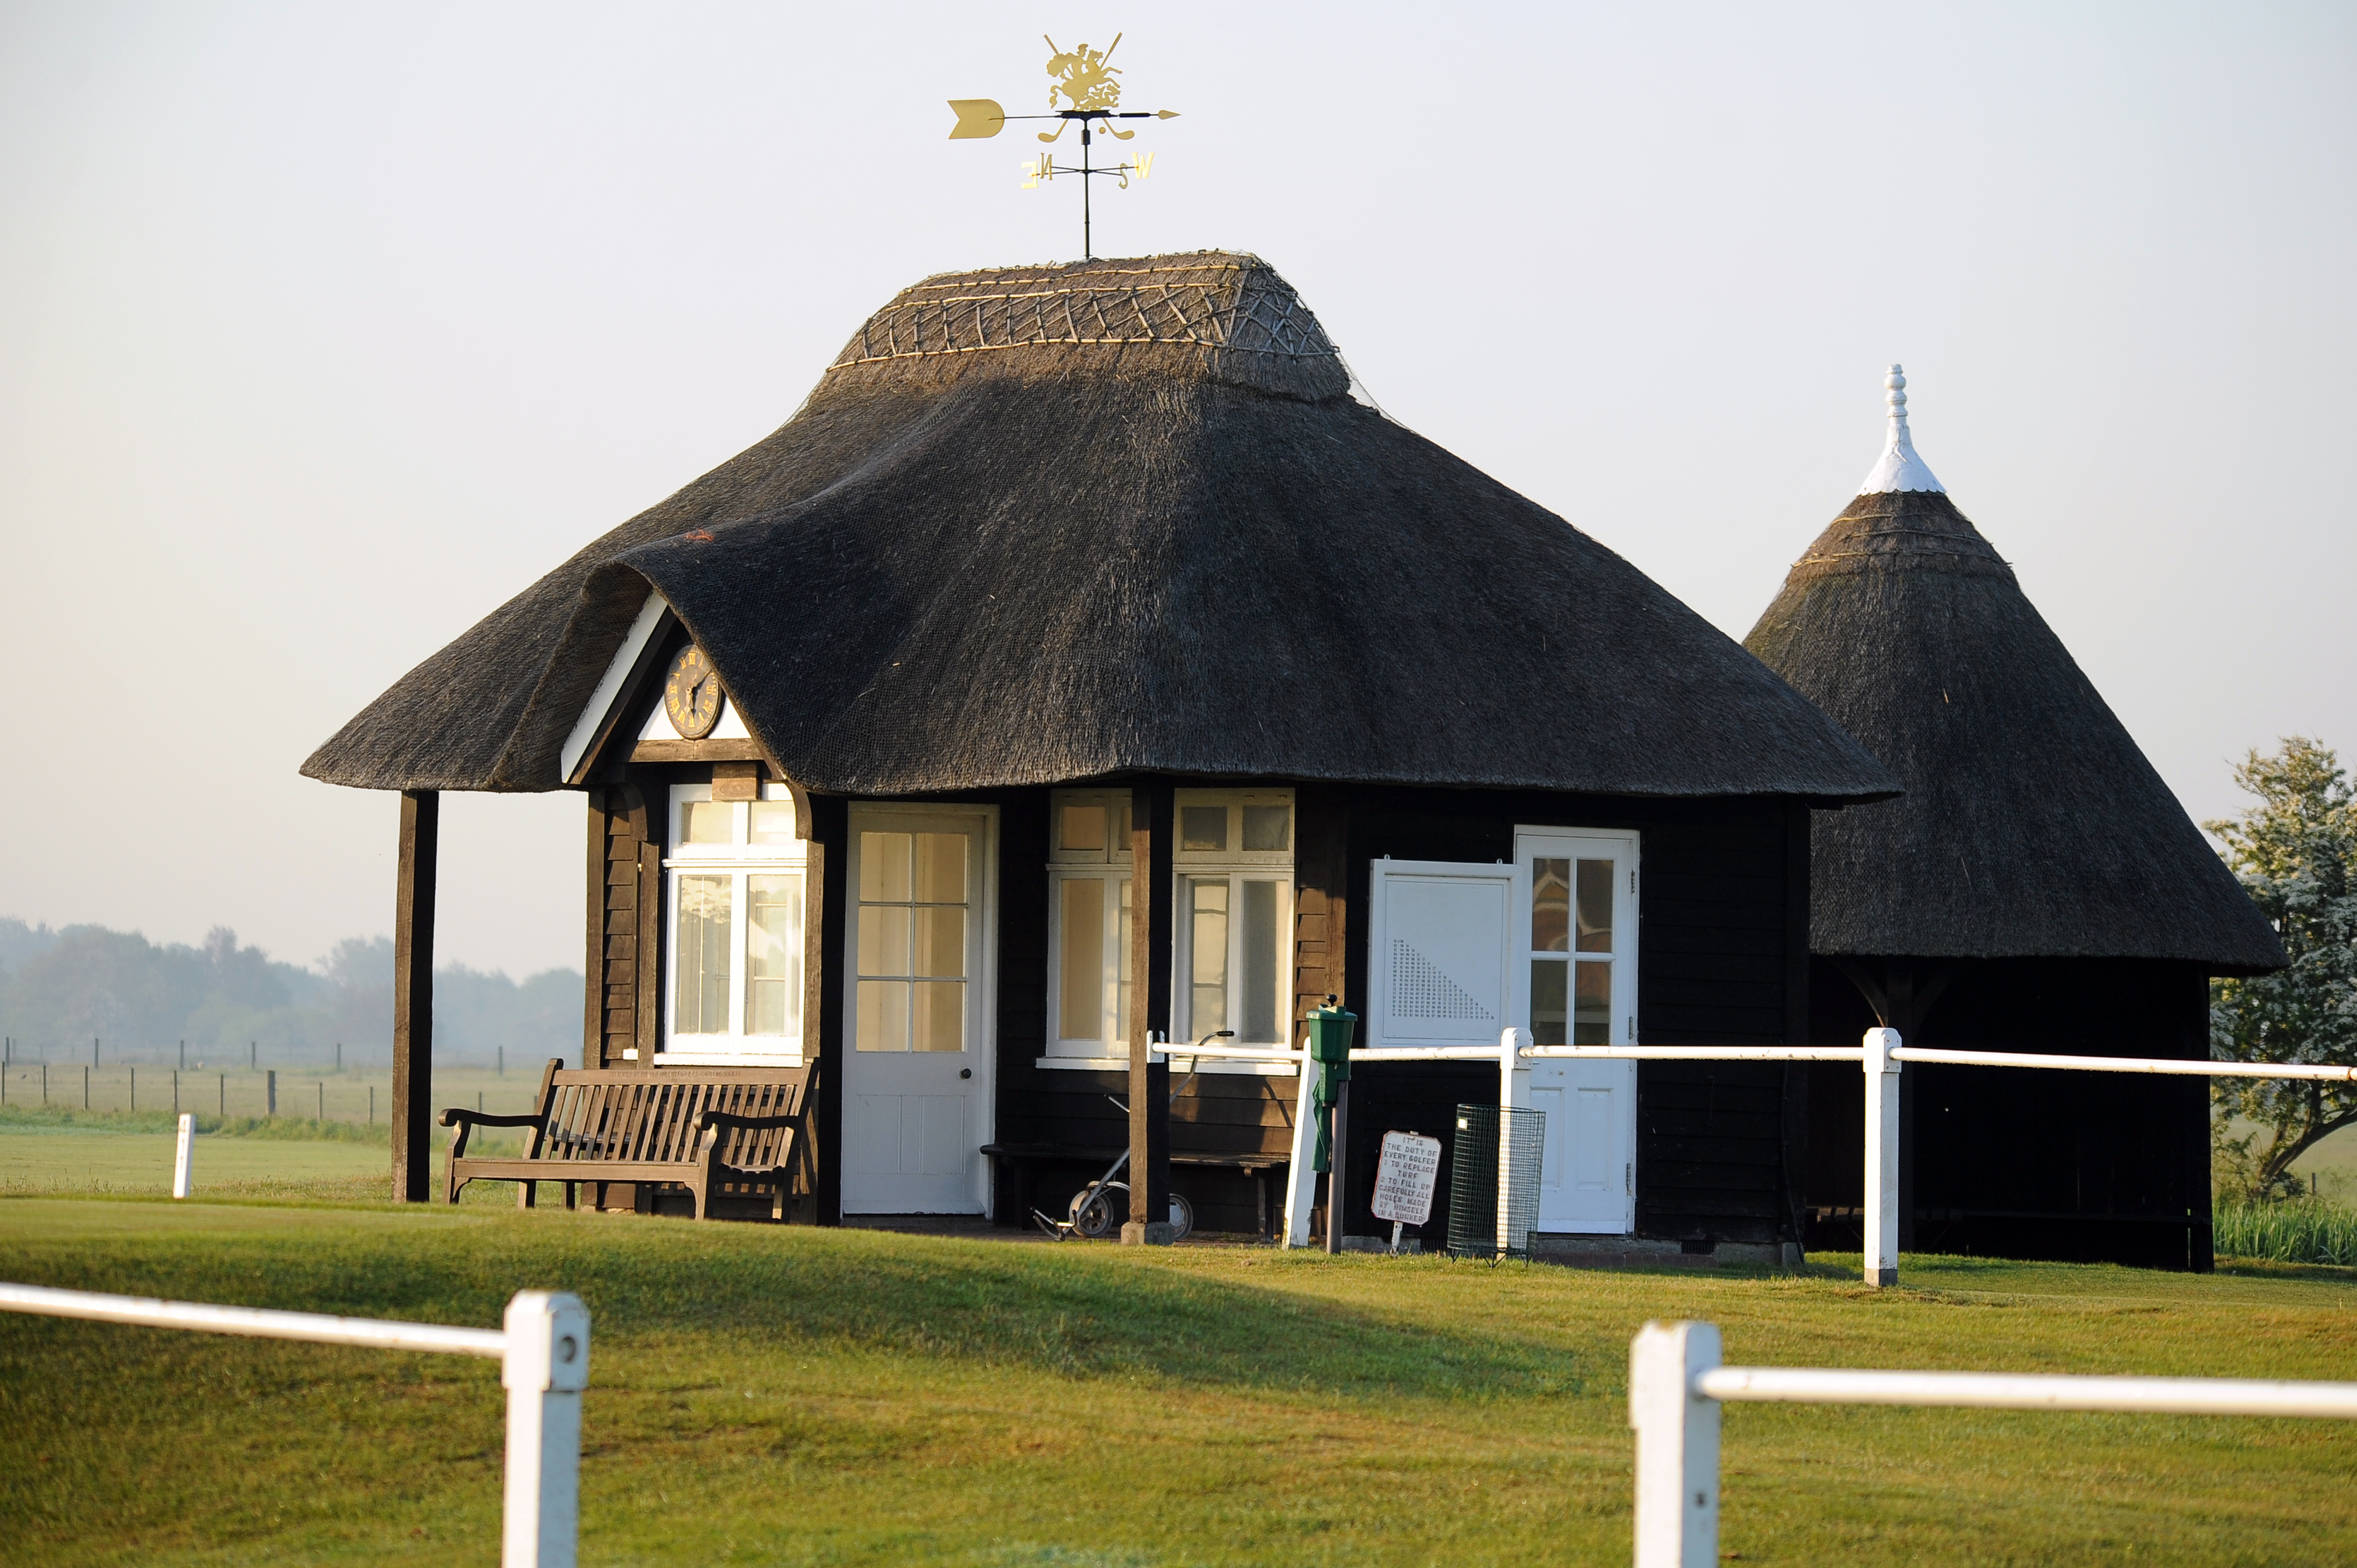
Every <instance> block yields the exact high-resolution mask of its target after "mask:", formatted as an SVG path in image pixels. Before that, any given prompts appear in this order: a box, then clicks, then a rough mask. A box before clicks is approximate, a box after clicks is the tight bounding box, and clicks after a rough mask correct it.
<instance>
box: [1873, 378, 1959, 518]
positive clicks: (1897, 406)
mask: <svg viewBox="0 0 2357 1568" xmlns="http://www.w3.org/2000/svg"><path fill="white" fill-rule="evenodd" d="M1882 384H1883V386H1884V387H1885V388H1886V389H1888V391H1889V394H1890V434H1889V437H1888V439H1886V441H1885V442H1884V444H1883V447H1882V457H1881V460H1880V461H1878V462H1877V463H1876V464H1875V465H1874V470H1873V471H1872V472H1871V473H1869V474H1867V476H1866V483H1864V484H1862V485H1860V486H1858V488H1857V493H1858V494H1859V495H1862V496H1871V495H1879V494H1881V493H1882V492H1884V491H1886V490H1942V491H1944V490H1945V489H1947V488H1948V487H1947V486H1945V485H1943V484H1942V483H1941V482H1940V481H1939V479H1938V478H1936V477H1935V476H1934V475H1933V474H1932V470H1931V469H1930V468H1928V467H1924V466H1923V459H1922V458H1921V457H1918V456H1915V438H1914V437H1913V436H1912V435H1910V434H1909V433H1908V429H1907V377H1906V374H1905V373H1904V372H1903V371H1900V368H1899V367H1898V366H1897V365H1893V366H1891V367H1890V373H1889V375H1888V376H1885V377H1884V378H1883V380H1882Z"/></svg>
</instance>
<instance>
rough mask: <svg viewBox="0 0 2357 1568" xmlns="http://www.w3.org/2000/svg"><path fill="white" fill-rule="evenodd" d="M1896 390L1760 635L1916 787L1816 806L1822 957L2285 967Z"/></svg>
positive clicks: (1767, 657)
mask: <svg viewBox="0 0 2357 1568" xmlns="http://www.w3.org/2000/svg"><path fill="white" fill-rule="evenodd" d="M1905 385H1906V379H1905V377H1904V376H1903V375H1901V374H1900V371H1899V369H1898V367H1897V366H1893V367H1892V368H1891V374H1890V377H1889V388H1890V435H1889V443H1888V446H1887V448H1886V450H1885V452H1884V454H1883V456H1882V457H1881V459H1880V460H1879V461H1878V463H1877V464H1876V466H1875V468H1874V470H1873V472H1872V473H1870V474H1869V475H1868V476H1867V482H1866V485H1865V487H1864V488H1863V489H1860V490H1859V492H1858V494H1857V496H1856V497H1855V498H1853V499H1852V500H1851V501H1850V503H1849V505H1848V506H1846V507H1845V508H1843V509H1842V512H1841V515H1839V516H1838V517H1836V518H1835V519H1834V521H1833V522H1832V524H1831V526H1829V527H1828V528H1826V530H1825V531H1824V532H1823V533H1822V534H1820V535H1818V537H1817V540H1816V542H1814V543H1813V544H1812V545H1810V546H1809V548H1808V551H1807V552H1806V553H1804V554H1803V555H1802V557H1801V558H1800V560H1799V561H1798V562H1796V563H1794V564H1793V566H1792V572H1791V574H1790V575H1788V576H1787V577H1786V578H1785V580H1784V589H1783V592H1782V593H1781V594H1779V595H1778V596H1777V597H1776V600H1775V602H1774V603H1773V604H1771V605H1770V606H1769V607H1768V610H1767V613H1766V614H1764V615H1762V616H1761V617H1760V622H1759V624H1758V625H1757V626H1755V627H1753V628H1751V633H1750V635H1749V637H1748V638H1746V639H1744V646H1745V647H1747V648H1749V649H1750V650H1751V651H1752V652H1754V653H1756V654H1758V655H1759V656H1760V660H1762V661H1763V662H1765V663H1766V664H1767V665H1768V666H1769V668H1770V669H1772V670H1774V671H1777V673H1779V674H1781V675H1782V676H1783V677H1784V678H1785V679H1786V680H1787V681H1789V682H1792V684H1793V685H1794V686H1795V687H1797V688H1798V689H1799V690H1800V691H1802V692H1803V693H1806V694H1807V695H1808V696H1809V697H1810V698H1811V699H1812V700H1813V701H1814V702H1815V703H1817V705H1818V706H1820V707H1822V708H1823V709H1824V711H1825V712H1826V713H1827V714H1831V715H1832V716H1833V717H1834V718H1835V720H1836V721H1838V722H1839V723H1840V724H1841V725H1842V726H1843V728H1845V729H1846V730H1847V731H1848V732H1849V733H1850V734H1851V735H1852V736H1856V737H1857V739H1858V740H1859V741H1860V742H1862V743H1863V744H1864V745H1865V746H1867V749H1868V750H1870V751H1872V752H1873V753H1874V754H1875V756H1876V757H1879V758H1880V759H1881V760H1882V761H1883V762H1884V763H1886V764H1888V765H1889V768H1890V769H1891V771H1892V772H1894V773H1896V774H1897V775H1898V776H1899V779H1900V782H1901V783H1902V784H1903V785H1904V786H1905V788H1906V791H1907V792H1906V795H1905V797H1904V798H1903V799H1901V800H1894V801H1890V802H1888V803H1886V804H1884V805H1880V806H1878V807H1876V808H1875V809H1874V810H1872V811H1843V812H1839V813H1830V814H1821V815H1820V816H1819V817H1818V819H1817V821H1816V825H1815V828H1814V831H1813V865H1812V879H1813V880H1812V886H1811V893H1810V947H1811V949H1812V950H1813V951H1815V952H1819V953H1824V954H1861V955H1862V954H1875V955H1909V956H1914V957H1920V958H2021V957H2032V956H2043V957H2070V958H2095V957H2102V958H2136V959H2182V960H2191V961H2198V962H2201V963H2204V964H2207V965H2209V966H2211V970H2212V972H2214V973H2231V972H2249V971H2253V970H2263V969H2272V968H2276V967H2278V966H2280V965H2281V964H2282V963H2283V962H2284V955H2283V950H2282V948H2281V946H2280V945H2279V944H2278V943H2277V942H2276V937H2275V933H2274V932H2273V931H2272V930H2271V929H2269V928H2268V926H2267V923H2266V919H2265V918H2263V917H2261V915H2260V914H2259V912H2258V910H2257V908H2255V906H2254V905H2253V904H2252V903H2251V901H2250V899H2249V897H2247V896H2245V895H2244V892H2243V889H2242V887H2241V886H2239V885H2238V884H2237V883H2236V882H2235V880H2234V878H2233V875H2232V874H2231V873H2229V872H2228V871H2227V869H2226V868H2225V866H2224V865H2222V863H2221V862H2220V860H2219V858H2218V856H2217V854H2216V853H2215V852H2214V851H2213V850H2212V848H2211V847H2210V845H2209V843H2207V842H2206V841H2205V840H2204V839H2203V838H2202V836H2201V830H2199V829H2198V828H2196V827H2195V826H2194V825H2193V823H2192V822H2191V821H2190V819H2189V818H2188V817H2187V816H2186V814H2185V810H2184V808H2183V807H2182V806H2180V805H2179V804H2178V801H2177V797H2176V796H2175V795H2174V794H2172V793H2171V792H2170V791H2169V786H2168V785H2167V784H2165V783H2163V782H2162V781H2161V778H2160V775H2159V774H2158V773H2156V772H2155V771H2154V770H2153V767H2152V764H2151V763H2149V762H2147V760H2146V759H2145V756H2144V753H2143V752H2142V751H2140V750H2138V749H2137V747H2136V742H2135V740H2134V739H2132V738H2131V737H2130V736H2129V735H2128V732H2127V730H2126V727H2125V726H2124V725H2121V723H2120V721H2119V719H2118V718H2117V717H2116V716H2115V714H2113V713H2112V710H2111V708H2110V706H2109V705H2108V704H2106V703H2104V699H2103V697H2102V695H2101V694H2100V693H2097V692H2096V690H2095V688H2094V686H2093V684H2092V683H2091V682H2089V681H2088V679H2087V677H2086V675H2085V674H2084V673H2083V671H2081V670H2080V668H2079V666H2078V663H2077V662H2076V661H2075V660H2072V657H2071V653H2070V650H2068V649H2066V648H2064V647H2063V646H2062V643H2061V639H2058V638H2057V637H2056V636H2055V635H2054V632H2053V630H2052V628H2050V627H2048V626H2047V624H2046V622H2045V619H2044V618H2042V617H2040V615H2039V613H2038V611H2037V609H2036V608H2035V607H2032V606H2031V604H2030V602H2029V598H2028V597H2027V596H2025V595H2024V594H2023V593H2022V591H2021V585H2020V584H2019V582H2018V581H2017V580H2016V579H2015V577H2014V575H2013V568H2012V567H2011V566H2009V565H2007V564H2006V563H2005V561H2004V559H2003V558H2002V557H2000V556H1999V555H1998V554H1997V553H1996V550H1995V549H1994V548H1992V547H1991V546H1990V544H1989V542H1988V541H1987V540H1986V539H1984V538H1983V537H1981V534H1980V531H1979V530H1977V529H1976V528H1975V527H1974V526H1973V523H1972V521H1971V520H1970V519H1968V518H1967V517H1965V516H1964V513H1963V512H1962V511H1959V510H1957V509H1956V505H1955V503H1954V502H1953V501H1952V500H1951V499H1948V494H1947V491H1946V490H1945V489H1943V488H1942V486H1941V484H1940V481H1939V480H1938V479H1937V478H1933V477H1932V471H1931V469H1930V468H1929V467H1926V466H1925V465H1924V463H1923V461H1922V459H1921V457H1919V456H1916V454H1915V450H1914V446H1913V442H1912V439H1911V437H1910V435H1909V432H1908V428H1907V415H1906V401H1907V394H1906V392H1904V390H1903V388H1904V387H1905Z"/></svg>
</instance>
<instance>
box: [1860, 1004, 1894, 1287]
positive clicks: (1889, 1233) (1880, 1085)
mask: <svg viewBox="0 0 2357 1568" xmlns="http://www.w3.org/2000/svg"><path fill="white" fill-rule="evenodd" d="M1898 1046H1899V1031H1898V1030H1896V1029H1868V1030H1867V1032H1866V1060H1865V1062H1864V1064H1863V1065H1864V1066H1865V1068H1866V1226H1865V1238H1864V1242H1863V1245H1862V1248H1861V1250H1862V1251H1864V1252H1865V1253H1866V1257H1865V1259H1864V1260H1863V1262H1864V1263H1865V1265H1866V1283H1868V1284H1870V1285H1895V1284H1897V1283H1899V1196H1900V1195H1899V1063H1898V1062H1897V1061H1895V1060H1893V1059H1892V1058H1891V1055H1890V1053H1891V1052H1892V1051H1893V1050H1895V1049H1897V1048H1898Z"/></svg>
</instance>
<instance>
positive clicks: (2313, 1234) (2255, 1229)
mask: <svg viewBox="0 0 2357 1568" xmlns="http://www.w3.org/2000/svg"><path fill="white" fill-rule="evenodd" d="M2211 1234H2212V1241H2213V1243H2214V1245H2215V1247H2216V1249H2217V1252H2218V1255H2219V1256H2220V1257H2222V1258H2263V1259H2266V1260H2269V1261H2271V1262H2279V1263H2330V1264H2335V1265H2337V1266H2339V1267H2341V1268H2357V1209H2352V1208H2346V1207H2344V1206H2343V1205H2341V1204H2338V1203H2333V1202H2330V1201H2328V1200H2325V1199H2321V1198H2287V1199H2281V1200H2278V1201H2276V1202H2274V1203H2244V1202H2228V1203H2221V1204H2219V1205H2218V1206H2217V1208H2216V1209H2215V1210H2214V1211H2213V1213H2212V1232H2211Z"/></svg>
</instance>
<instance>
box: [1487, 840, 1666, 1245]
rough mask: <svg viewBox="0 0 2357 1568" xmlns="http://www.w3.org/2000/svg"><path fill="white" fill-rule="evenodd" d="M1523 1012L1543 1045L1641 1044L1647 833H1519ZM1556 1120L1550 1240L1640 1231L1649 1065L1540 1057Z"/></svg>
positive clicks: (1546, 1206) (1549, 1186)
mask: <svg viewBox="0 0 2357 1568" xmlns="http://www.w3.org/2000/svg"><path fill="white" fill-rule="evenodd" d="M1513 880H1514V898H1513V901H1514V909H1515V920H1514V932H1513V939H1512V949H1513V961H1512V972H1513V996H1514V1001H1513V1011H1514V1016H1515V1018H1516V1020H1517V1021H1519V1022H1521V1023H1523V1025H1524V1026H1526V1027H1528V1028H1529V1030H1530V1031H1531V1039H1532V1043H1533V1044H1534V1045H1542V1046H1560V1045H1574V1046H1605V1045H1614V1046H1619V1045H1634V1044H1635V1043H1636V1038H1637V835H1636V834H1635V833H1614V832H1591V831H1587V830H1575V829H1568V828H1518V829H1516V830H1515V832H1514V865H1513ZM1531 1105H1532V1107H1533V1109H1534V1110H1538V1111H1543V1112H1545V1113H1546V1159H1545V1164H1544V1167H1543V1169H1542V1171H1541V1174H1540V1177H1539V1218H1538V1223H1537V1225H1536V1226H1535V1227H1534V1229H1536V1230H1541V1231H1555V1232H1558V1233H1561V1232H1584V1233H1587V1234H1603V1235H1625V1234H1627V1233H1628V1232H1629V1231H1631V1230H1635V1229H1636V1222H1637V1183H1636V1160H1637V1064H1636V1063H1635V1062H1631V1061H1561V1060H1539V1061H1534V1062H1533V1063H1532V1064H1531Z"/></svg>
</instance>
